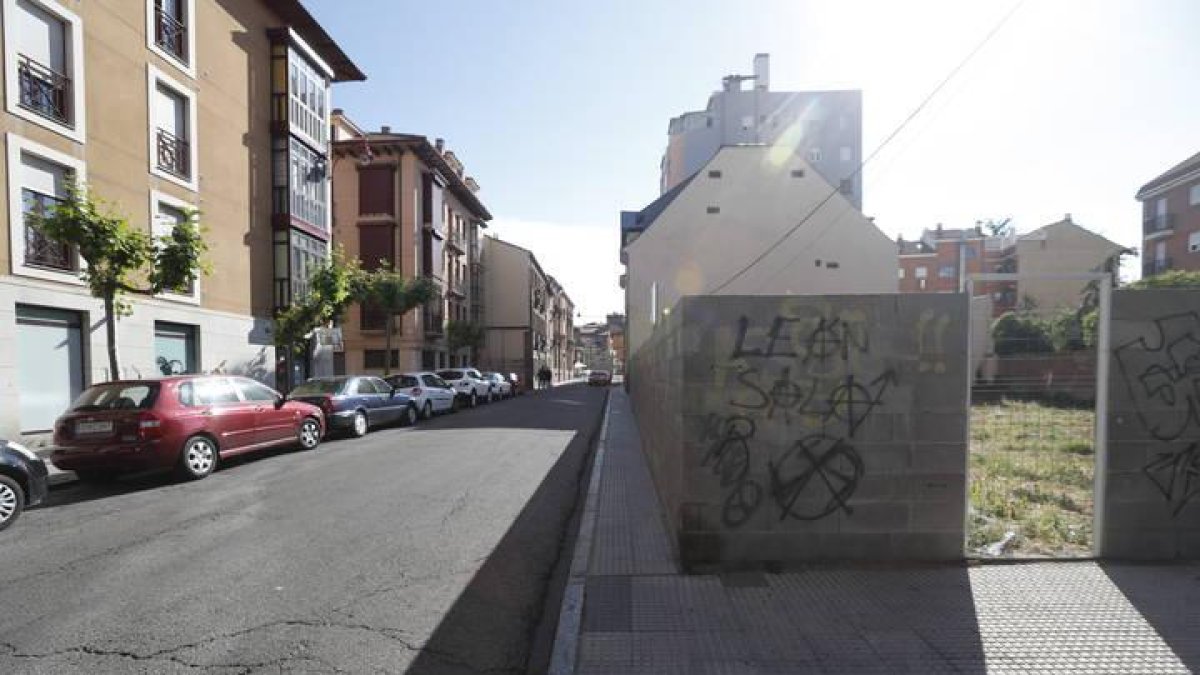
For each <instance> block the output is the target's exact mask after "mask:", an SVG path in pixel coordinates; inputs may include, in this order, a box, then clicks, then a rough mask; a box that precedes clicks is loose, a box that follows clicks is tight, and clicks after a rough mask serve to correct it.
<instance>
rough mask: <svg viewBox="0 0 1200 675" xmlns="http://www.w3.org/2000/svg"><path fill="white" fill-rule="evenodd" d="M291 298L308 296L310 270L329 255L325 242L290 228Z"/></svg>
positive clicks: (296, 298)
mask: <svg viewBox="0 0 1200 675" xmlns="http://www.w3.org/2000/svg"><path fill="white" fill-rule="evenodd" d="M291 235H292V274H291V278H292V300H293V301H295V300H299V299H301V298H305V297H307V296H308V285H309V280H310V279H311V278H312V271H313V270H314V269H316V267H317V266H318V265H320V264H321V263H323V262H324V261H325V259H326V258H328V257H329V254H328V248H327V247H326V245H325V242H323V241H321V240H319V239H316V238H314V237H310V236H308V235H307V234H304V233H302V232H297V231H295V230H292V232H291Z"/></svg>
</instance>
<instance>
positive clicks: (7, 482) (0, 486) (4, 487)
mask: <svg viewBox="0 0 1200 675" xmlns="http://www.w3.org/2000/svg"><path fill="white" fill-rule="evenodd" d="M24 510H25V491H24V490H22V489H21V484H20V483H18V482H17V481H15V480H13V479H12V478H9V477H8V476H0V530H4V529H5V528H7V527H8V526H9V525H12V524H13V522H14V521H16V519H17V518H19V517H21V512H22V511H24Z"/></svg>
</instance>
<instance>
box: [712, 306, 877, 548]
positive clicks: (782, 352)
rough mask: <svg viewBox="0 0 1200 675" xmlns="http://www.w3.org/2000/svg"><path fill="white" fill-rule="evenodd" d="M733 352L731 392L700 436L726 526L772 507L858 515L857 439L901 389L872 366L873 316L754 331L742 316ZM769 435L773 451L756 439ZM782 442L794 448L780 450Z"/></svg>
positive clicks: (725, 389)
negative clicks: (853, 499) (870, 322)
mask: <svg viewBox="0 0 1200 675" xmlns="http://www.w3.org/2000/svg"><path fill="white" fill-rule="evenodd" d="M733 343H734V344H733V349H732V350H731V352H730V353H729V356H728V358H727V359H726V360H725V361H724V362H722V363H718V364H714V366H713V368H714V370H716V371H719V372H721V373H723V374H724V376H725V378H724V380H723V381H724V383H725V385H724V386H719V387H717V389H718V392H717V396H719V397H720V398H719V399H717V400H718V401H719V405H718V407H719V410H717V411H713V412H709V414H708V415H707V417H706V418H705V419H704V428H703V430H702V434H701V438H702V440H703V442H704V444H705V448H706V451H705V453H704V455H703V459H702V461H701V466H702V467H705V468H707V469H709V470H710V471H711V472H712V474H713V475H714V476H715V477H716V478H717V479H718V483H719V485H720V487H721V489H722V490H723V499H724V501H723V506H722V510H721V515H722V521H723V523H724V524H725V525H726V526H727V527H739V526H741V525H743V524H744V523H745V522H746V521H748V520H749V519H750V518H751V517H752V516H753V515H754V514H755V513H757V512H758V511H759V510H760V509H761V508H762V507H763V506H764V504H769V505H770V506H771V508H772V509H773V516H774V517H776V518H778V519H779V520H781V521H783V520H801V521H813V520H819V519H822V518H825V517H827V516H830V515H833V514H835V513H838V512H841V513H845V514H847V515H850V514H852V513H853V507H852V506H851V505H850V503H849V501H850V498H851V497H852V496H853V494H854V492H855V490H856V489H857V487H858V485H859V482H860V480H861V479H862V477H863V476H864V474H865V473H866V466H865V463H864V461H863V459H862V457H861V456H860V454H859V453H858V451H857V450H856V449H855V447H854V439H855V436H856V434H858V433H859V432H860V430H861V429H862V426H863V424H864V423H866V422H867V420H868V419H869V418H870V417H871V416H872V415H873V414H874V413H875V411H877V410H878V409H880V408H881V407H883V406H884V405H886V400H887V394H888V391H889V390H890V389H891V388H892V387H893V386H895V384H896V382H897V376H896V373H895V372H894V371H893V370H891V369H889V368H886V367H882V366H880V365H879V364H878V363H876V361H878V359H873V358H872V357H871V341H870V337H869V333H868V331H867V321H866V317H865V316H863V315H861V314H857V313H853V312H844V313H842V314H837V315H832V316H831V315H830V313H829V312H811V313H809V314H808V315H806V316H786V317H785V316H776V317H775V318H774V319H772V320H771V321H769V322H767V323H766V324H763V325H755V324H754V323H753V322H752V321H751V320H750V319H749V318H748V317H746V316H743V317H741V318H740V319H739V320H738V321H737V323H736V326H735V327H734V331H733ZM764 429H769V430H770V433H771V434H772V438H774V439H775V440H776V443H774V444H772V447H774V448H775V450H774V451H770V450H764V448H766V447H767V445H768V444H766V443H763V442H761V441H760V440H757V437H758V436H759V434H760V433H761V432H762V431H763V430H764ZM780 434H783V436H782V437H784V438H790V439H792V440H790V441H788V442H786V443H784V444H783V446H782V447H781V446H780V445H779V444H778V439H779V438H780Z"/></svg>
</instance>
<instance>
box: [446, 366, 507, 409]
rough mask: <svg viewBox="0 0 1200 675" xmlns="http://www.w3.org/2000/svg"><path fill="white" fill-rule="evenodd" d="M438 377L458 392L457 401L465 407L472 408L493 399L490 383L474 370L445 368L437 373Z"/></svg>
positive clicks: (493, 393)
mask: <svg viewBox="0 0 1200 675" xmlns="http://www.w3.org/2000/svg"><path fill="white" fill-rule="evenodd" d="M437 374H438V377H440V378H442V379H443V380H445V381H446V382H447V383H449V385H450V386H451V387H454V390H455V391H456V392H458V400H459V401H460V402H461V403H462V404H463V405H465V406H467V407H470V408H474V407H475V406H477V405H479V404H480V403H481V402H483V401H491V400H492V399H493V398H494V397H495V392H494V391H493V389H492V383H491V381H489V380H487V379H485V378H484V377H483V374H482V373H480V372H479V371H478V370H475V369H474V368H447V369H446V370H439V371H437Z"/></svg>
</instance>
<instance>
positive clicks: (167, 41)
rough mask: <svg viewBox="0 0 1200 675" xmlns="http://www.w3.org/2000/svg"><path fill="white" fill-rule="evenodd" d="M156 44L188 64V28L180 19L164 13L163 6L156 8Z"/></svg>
mask: <svg viewBox="0 0 1200 675" xmlns="http://www.w3.org/2000/svg"><path fill="white" fill-rule="evenodd" d="M155 4H158V3H155ZM154 44H156V45H158V46H159V47H160V48H161V49H162V50H163V51H165V52H167V53H168V54H171V55H172V56H174V57H175V58H177V59H179V60H180V61H182V62H183V63H187V60H188V53H187V26H186V25H184V23H183V22H182V21H180V20H179V19H178V18H176V17H173V16H171V15H170V14H168V13H166V12H164V11H163V8H162V6H161V5H160V6H158V7H155V8H154Z"/></svg>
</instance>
